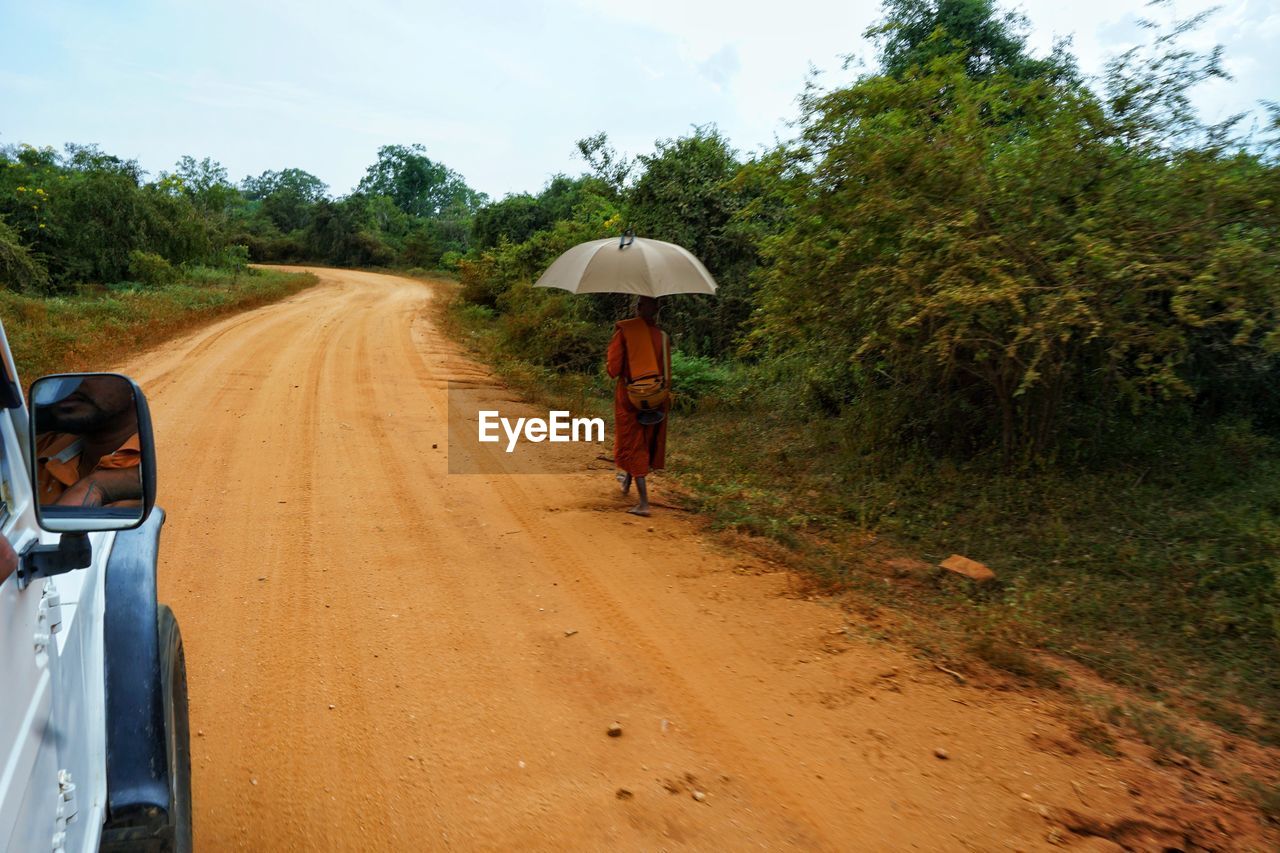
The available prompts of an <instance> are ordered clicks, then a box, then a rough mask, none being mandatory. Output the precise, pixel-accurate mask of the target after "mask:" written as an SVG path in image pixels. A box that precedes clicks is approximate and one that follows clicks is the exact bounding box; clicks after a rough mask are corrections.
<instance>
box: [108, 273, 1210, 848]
mask: <svg viewBox="0 0 1280 853" xmlns="http://www.w3.org/2000/svg"><path fill="white" fill-rule="evenodd" d="M316 272H317V273H318V274H319V275H320V278H321V283H320V284H319V285H318V286H316V287H315V288H312V289H310V290H307V291H304V292H302V293H300V294H298V295H297V296H294V297H292V298H290V299H287V300H285V301H283V302H280V303H276V304H273V305H269V306H266V307H262V308H259V309H256V310H253V311H250V312H247V313H244V314H239V315H236V316H233V317H230V318H228V319H225V320H222V321H220V322H218V323H216V324H214V325H211V326H209V327H206V328H204V329H202V330H201V331H199V332H197V333H195V334H192V335H188V336H186V337H184V338H181V339H179V340H176V341H173V342H170V343H169V344H166V345H164V346H163V347H161V348H159V349H157V350H154V351H152V352H150V353H146V354H144V355H142V356H139V357H138V358H136V359H134V360H133V361H132V362H131V363H129V364H127V365H123V366H122V367H123V369H125V370H127V371H128V372H130V373H131V374H133V375H134V376H135V377H136V378H137V379H138V380H139V382H140V383H141V384H142V386H143V388H144V389H145V390H146V391H147V393H148V395H149V397H150V400H151V406H152V412H153V415H154V418H155V423H156V434H157V437H158V438H157V441H158V445H159V447H158V452H159V462H160V504H161V505H162V506H164V507H165V508H166V510H167V511H168V513H169V520H168V524H167V526H166V528H165V532H164V537H163V544H162V564H161V569H160V572H161V578H160V582H161V597H162V598H163V599H165V600H167V601H168V602H169V603H170V604H171V605H172V606H173V609H174V611H175V612H176V613H177V615H178V618H179V620H180V623H181V626H182V631H183V635H184V638H185V643H186V654H187V666H188V670H189V683H190V695H191V731H192V753H193V764H194V787H195V820H196V825H195V831H196V840H197V846H198V849H201V850H204V851H229V850H248V851H294V850H352V851H374V850H388V851H393V850H394V851H416V850H434V849H442V850H445V849H457V850H471V849H487V850H508V849H525V850H529V849H532V850H686V849H687V850H717V851H724V850H749V849H788V848H791V849H805V850H983V851H986V850H1035V849H1042V848H1054V849H1062V847H1063V846H1065V847H1066V848H1067V849H1082V850H1083V849H1089V850H1104V849H1119V848H1118V847H1116V846H1115V845H1113V844H1111V842H1109V841H1104V840H1103V839H1102V838H1100V837H1098V836H1097V835H1088V834H1087V833H1088V831H1089V830H1087V829H1084V830H1081V829H1079V827H1077V830H1078V832H1073V831H1072V830H1071V826H1072V823H1073V821H1075V822H1076V823H1080V821H1079V820H1076V818H1074V817H1072V815H1077V817H1078V816H1079V815H1088V816H1091V817H1092V818H1096V819H1097V822H1103V823H1105V822H1106V821H1112V822H1116V823H1115V826H1129V825H1128V824H1124V823H1123V821H1124V820H1125V819H1128V820H1130V821H1134V822H1136V823H1135V824H1134V825H1136V826H1138V827H1139V829H1140V830H1142V831H1143V832H1146V833H1147V835H1149V836H1150V837H1151V838H1155V837H1157V836H1159V833H1161V832H1165V831H1166V830H1168V831H1169V832H1190V831H1192V830H1188V829H1187V826H1186V825H1185V823H1184V824H1183V825H1182V826H1181V828H1179V821H1178V820H1175V818H1174V817H1173V816H1171V815H1170V814H1162V812H1161V808H1164V806H1163V805H1161V803H1168V802H1173V801H1174V799H1176V801H1177V803H1178V804H1179V805H1180V806H1181V804H1182V803H1183V802H1184V800H1183V799H1182V797H1183V794H1182V793H1177V794H1176V797H1175V794H1173V793H1171V794H1169V796H1168V797H1164V796H1163V795H1162V794H1161V791H1170V792H1176V790H1177V784H1178V783H1176V782H1175V781H1174V780H1173V779H1171V778H1166V777H1165V776H1162V775H1160V774H1161V772H1163V771H1159V770H1157V769H1156V768H1153V767H1151V766H1149V765H1148V764H1143V763H1140V762H1137V761H1116V760H1112V759H1107V758H1104V757H1103V756H1101V755H1098V754H1096V753H1093V752H1091V751H1089V750H1088V749H1087V748H1080V749H1079V750H1075V749H1072V748H1070V747H1068V746H1065V744H1067V742H1069V741H1070V738H1069V736H1068V735H1067V734H1066V733H1065V728H1064V726H1063V724H1062V723H1061V722H1059V721H1058V720H1057V719H1056V718H1055V717H1054V716H1053V715H1052V714H1050V713H1049V709H1048V708H1047V706H1046V704H1044V703H1046V702H1047V701H1048V700H1046V699H1044V698H1043V697H1041V698H1036V697H1034V696H1032V695H1027V694H1023V693H1019V692H1016V691H1010V692H994V691H988V690H983V689H978V688H975V687H972V686H968V685H959V684H957V683H956V682H955V681H953V680H952V678H951V677H950V676H948V675H946V674H943V673H941V672H938V671H936V670H935V669H933V668H931V667H930V666H928V665H927V664H924V663H922V662H920V661H917V660H914V659H912V658H910V657H909V656H907V655H905V654H903V653H901V652H898V651H895V650H894V649H892V648H891V647H888V646H886V645H884V644H881V643H875V642H873V641H871V640H868V639H864V637H865V636H866V632H865V631H864V630H863V628H864V626H862V625H860V624H858V617H856V616H851V615H850V614H849V613H847V612H846V611H845V610H843V609H841V608H840V607H839V606H838V604H837V603H836V602H834V601H823V600H817V601H811V600H806V599H804V598H803V597H799V596H795V595H792V594H790V593H789V590H791V589H793V588H794V584H793V582H792V579H790V578H789V576H788V575H787V573H786V572H784V571H783V570H781V569H780V568H778V567H774V566H770V565H769V564H767V563H765V562H763V561H762V560H761V559H759V558H757V557H753V556H750V555H746V554H741V553H735V552H733V551H731V550H727V549H726V548H725V547H724V546H721V545H716V544H715V543H713V542H711V541H710V540H708V539H706V538H705V537H704V536H703V535H702V534H701V533H700V532H699V528H698V526H697V523H696V520H695V519H692V518H690V517H688V516H686V515H684V514H681V513H679V512H676V511H673V510H670V509H663V508H661V507H659V508H658V509H657V510H656V511H655V516H654V518H652V519H649V520H645V519H637V518H634V517H632V516H629V515H627V514H625V513H624V512H622V510H623V509H624V508H625V507H626V506H628V505H629V503H628V502H626V501H625V500H624V499H623V498H622V497H621V496H620V495H619V494H617V490H616V486H615V484H614V480H613V477H612V473H611V471H610V470H609V468H608V466H607V465H604V464H602V463H600V462H598V461H597V460H596V456H597V455H598V454H600V453H607V452H608V449H607V446H606V448H604V449H602V448H601V447H599V446H582V445H572V446H570V450H569V451H567V452H569V453H571V454H576V455H575V456H574V457H573V458H574V459H575V460H577V462H576V467H574V469H573V470H571V471H569V472H568V473H561V474H543V475H507V476H503V475H468V474H452V475H451V474H449V473H447V445H446V436H447V425H446V410H447V406H446V387H447V382H448V381H449V380H461V381H464V382H466V383H468V384H469V385H470V386H471V387H479V388H491V389H492V391H493V393H494V394H495V395H496V396H497V397H498V398H499V399H501V398H502V395H503V394H504V393H507V392H504V391H503V390H502V389H501V387H500V386H499V385H498V384H497V383H496V382H495V381H494V380H492V379H491V378H490V376H489V374H488V372H487V371H486V370H484V369H483V368H482V367H481V366H479V365H477V364H475V363H474V362H473V361H470V360H469V359H468V358H467V357H466V356H464V355H463V354H462V353H461V351H460V350H459V349H458V348H457V347H456V346H455V345H453V344H452V343H450V342H448V341H447V340H445V339H444V338H443V337H442V335H441V334H440V333H439V332H438V331H437V330H436V328H435V327H434V326H433V318H434V316H435V314H434V312H435V309H434V307H433V303H432V300H433V299H437V298H439V297H440V295H441V294H443V293H445V292H446V290H445V288H446V286H445V285H431V284H426V283H423V282H420V281H411V280H407V279H401V278H395V277H391V276H383V275H375V274H371V273H359V272H347V271H340V270H316ZM503 406H504V409H506V410H509V411H511V412H513V413H526V414H527V413H531V412H533V409H531V408H530V407H527V406H524V405H523V404H517V403H510V402H505V403H503ZM504 414H507V411H504ZM542 414H543V416H544V417H545V411H543V412H542ZM679 440H680V439H679V427H678V424H676V425H674V426H673V432H672V441H679ZM433 445H436V446H435V447H434V448H433ZM654 491H655V498H656V499H657V500H658V501H660V502H661V501H662V499H663V498H662V483H661V480H658V481H657V483H655V486H654ZM571 632H576V633H571ZM615 721H617V722H618V723H620V724H621V726H622V729H623V733H622V735H621V737H609V736H608V735H607V734H606V729H607V728H608V727H609V726H610V724H612V723H613V722H615ZM1037 744H1039V746H1037ZM1053 744H1059V745H1063V748H1061V749H1059V748H1056V747H1054V746H1053ZM1046 745H1048V746H1046ZM938 749H942V750H945V752H946V755H947V757H946V758H940V757H938V756H937V755H935V750H938ZM1071 753H1074V754H1071ZM1135 788H1140V789H1141V791H1140V792H1139V793H1135V792H1134V789H1135ZM1171 798H1172V799H1171ZM1192 823H1193V824H1194V823H1195V822H1194V821H1193V822H1192ZM1108 825H1111V824H1108ZM1143 827H1146V829H1142V828H1143ZM1193 829H1194V827H1193ZM1094 831H1098V830H1096V828H1095V830H1094ZM1117 831H1120V830H1117ZM1125 831H1130V832H1132V827H1129V829H1128V830H1125ZM1195 831H1199V830H1195ZM1078 833H1080V834H1078ZM1151 833H1155V835H1151ZM1132 837H1133V838H1137V836H1132ZM1143 837H1147V836H1143ZM1159 837H1162V838H1163V836H1159ZM1214 837H1215V839H1216V840H1217V841H1219V842H1221V841H1222V839H1221V837H1220V836H1216V835H1215V836H1214ZM1055 843H1057V844H1058V845H1059V846H1057V847H1056V848H1055ZM1226 846H1228V847H1229V846H1230V844H1227V845H1226ZM1138 849H1145V848H1143V847H1141V846H1139V847H1138Z"/></svg>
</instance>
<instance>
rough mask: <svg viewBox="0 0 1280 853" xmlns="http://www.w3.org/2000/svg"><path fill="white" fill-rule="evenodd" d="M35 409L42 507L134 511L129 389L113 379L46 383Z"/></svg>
mask: <svg viewBox="0 0 1280 853" xmlns="http://www.w3.org/2000/svg"><path fill="white" fill-rule="evenodd" d="M47 381H49V382H56V383H58V385H56V386H50V387H49V389H48V398H47V399H37V400H33V401H32V402H33V403H34V404H35V407H36V428H37V429H38V430H40V432H39V434H38V435H37V436H36V463H37V472H36V473H37V475H38V483H37V490H38V493H39V500H40V503H41V504H42V505H47V504H58V505H60V506H83V507H108V506H110V507H128V506H138V505H139V501H140V500H141V498H142V479H141V476H140V469H139V467H138V466H139V465H140V463H141V461H142V450H141V444H140V442H139V439H138V412H137V407H136V404H135V403H134V399H133V389H132V388H131V387H130V386H129V383H128V382H126V381H125V380H124V379H122V378H120V377H118V376H89V377H85V378H84V379H74V378H73V379H63V380H47Z"/></svg>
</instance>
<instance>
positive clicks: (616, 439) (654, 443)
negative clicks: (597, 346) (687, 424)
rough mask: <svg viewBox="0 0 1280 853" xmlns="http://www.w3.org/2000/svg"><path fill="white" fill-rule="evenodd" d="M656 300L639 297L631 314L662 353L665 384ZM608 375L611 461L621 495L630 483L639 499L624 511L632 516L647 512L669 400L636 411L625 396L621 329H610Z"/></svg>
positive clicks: (661, 457)
mask: <svg viewBox="0 0 1280 853" xmlns="http://www.w3.org/2000/svg"><path fill="white" fill-rule="evenodd" d="M659 307H660V306H659V305H658V300H657V299H655V298H653V297H652V296H641V297H640V298H639V299H638V300H637V301H636V309H635V315H636V316H637V317H639V318H640V319H642V320H644V322H645V323H646V324H648V326H649V334H650V336H651V337H652V338H653V351H654V353H655V354H658V357H659V359H661V357H662V356H661V354H662V353H664V352H665V353H666V354H667V358H666V363H665V364H663V365H661V369H662V370H663V371H664V373H663V375H664V376H665V377H666V378H667V383H668V387H670V382H671V356H670V349H671V348H670V346H667V345H665V344H666V338H667V333H666V332H664V331H662V330H661V329H659V328H658V325H657V319H658V308H659ZM607 361H608V364H607V367H608V370H609V375H610V376H611V377H614V378H615V379H617V380H618V384H617V387H616V388H615V389H614V393H613V418H614V430H613V461H614V464H616V465H617V466H618V468H620V469H621V471H620V472H619V473H618V482H619V483H620V484H621V486H622V493H623V494H624V495H626V494H630V492H631V483H632V481H633V480H634V481H635V484H636V493H637V494H638V495H639V497H640V502H639V503H638V504H636V505H635V506H633V507H632V508H631V509H629V510H627V512H629V513H631V514H632V515H642V516H647V515H649V489H648V486H647V484H646V482H645V478H646V477H647V476H648V475H649V472H650V471H651V470H660V469H662V468H663V467H664V466H665V464H666V455H667V418H666V415H667V412H668V411H669V410H670V408H671V400H670V397H668V399H667V401H666V402H665V403H663V404H662V407H661V411H660V412H657V411H654V412H643V413H642V412H640V411H639V410H637V409H636V407H635V406H633V405H631V401H630V400H629V399H628V398H627V388H626V384H627V382H628V380H629V379H630V378H631V374H630V371H629V364H628V361H627V343H626V339H625V338H624V337H623V333H622V329H621V327H620V326H619V328H617V329H615V330H614V333H613V340H611V341H610V342H609V354H608V360H607Z"/></svg>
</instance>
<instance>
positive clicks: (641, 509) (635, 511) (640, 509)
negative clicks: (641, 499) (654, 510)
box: [627, 504, 649, 518]
mask: <svg viewBox="0 0 1280 853" xmlns="http://www.w3.org/2000/svg"><path fill="white" fill-rule="evenodd" d="M627 512H629V513H631V514H632V515H642V516H644V517H645V518H648V517H649V508H648V507H647V506H642V505H641V504H636V505H635V506H633V507H632V508H631V509H629V510H627Z"/></svg>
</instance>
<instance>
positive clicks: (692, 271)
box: [534, 235, 716, 296]
mask: <svg viewBox="0 0 1280 853" xmlns="http://www.w3.org/2000/svg"><path fill="white" fill-rule="evenodd" d="M534 287H558V288H560V289H562V290H567V291H569V292H570V293H635V294H639V295H641V296H670V295H672V294H673V293H715V292H716V280H715V279H714V278H712V277H711V273H709V272H707V268H706V267H704V266H703V265H702V261H700V260H698V259H697V258H695V257H694V256H693V254H692V253H690V252H689V250H688V249H685V248H682V247H680V246H677V245H676V244H675V243H664V242H662V241H661V240H646V239H644V238H643V237H631V236H630V235H627V236H625V237H623V238H622V239H621V240H619V239H617V238H614V237H610V238H608V239H606V240H592V241H591V242H589V243H579V244H578V245H576V246H574V247H573V248H572V249H570V250H569V251H567V252H565V253H564V254H563V255H561V256H560V257H558V258H556V260H555V263H553V264H552V265H551V266H550V267H548V268H547V271H546V272H544V273H543V274H542V277H541V278H539V279H538V281H537V283H536V284H535V285H534Z"/></svg>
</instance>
